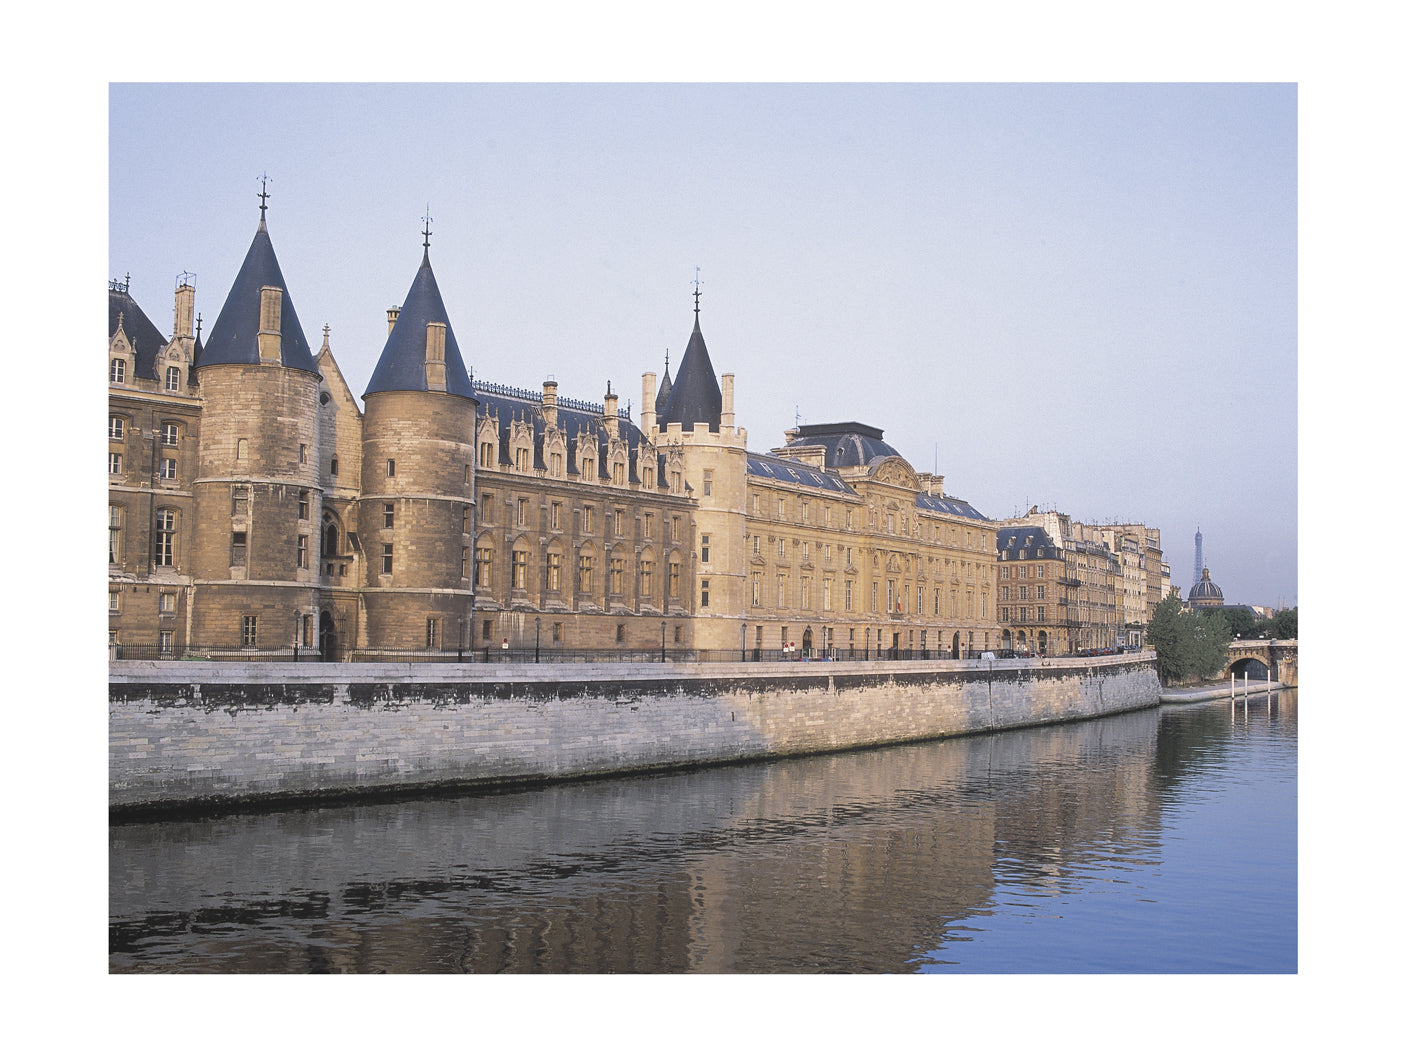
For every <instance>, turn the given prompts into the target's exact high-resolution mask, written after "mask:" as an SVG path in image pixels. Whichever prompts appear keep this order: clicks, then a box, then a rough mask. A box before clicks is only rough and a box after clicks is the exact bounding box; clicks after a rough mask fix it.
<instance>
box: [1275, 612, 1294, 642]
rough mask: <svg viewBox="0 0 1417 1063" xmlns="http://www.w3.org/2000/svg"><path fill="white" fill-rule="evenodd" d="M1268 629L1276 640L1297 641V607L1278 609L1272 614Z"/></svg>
mask: <svg viewBox="0 0 1417 1063" xmlns="http://www.w3.org/2000/svg"><path fill="white" fill-rule="evenodd" d="M1270 628H1271V630H1272V631H1273V632H1274V637H1275V638H1277V639H1297V638H1298V637H1299V607H1298V606H1295V607H1294V608H1293V609H1280V610H1278V611H1277V612H1276V613H1275V614H1274V620H1273V621H1271V622H1270Z"/></svg>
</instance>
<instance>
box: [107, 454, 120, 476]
mask: <svg viewBox="0 0 1417 1063" xmlns="http://www.w3.org/2000/svg"><path fill="white" fill-rule="evenodd" d="M108 475H109V476H122V475H123V455H122V454H119V453H117V452H114V451H110V452H109V455H108Z"/></svg>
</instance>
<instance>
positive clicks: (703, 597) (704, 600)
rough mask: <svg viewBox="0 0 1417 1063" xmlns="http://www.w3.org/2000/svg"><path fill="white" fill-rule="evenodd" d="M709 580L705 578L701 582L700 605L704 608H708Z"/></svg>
mask: <svg viewBox="0 0 1417 1063" xmlns="http://www.w3.org/2000/svg"><path fill="white" fill-rule="evenodd" d="M708 583H709V581H708V580H703V581H702V582H701V583H700V584H699V605H700V606H701V607H703V608H704V609H707V608H708Z"/></svg>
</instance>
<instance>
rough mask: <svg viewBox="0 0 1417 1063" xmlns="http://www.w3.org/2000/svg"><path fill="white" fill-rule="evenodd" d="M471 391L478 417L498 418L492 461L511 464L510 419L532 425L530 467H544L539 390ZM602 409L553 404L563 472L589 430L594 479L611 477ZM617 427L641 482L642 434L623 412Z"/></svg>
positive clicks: (486, 385) (477, 387) (488, 386)
mask: <svg viewBox="0 0 1417 1063" xmlns="http://www.w3.org/2000/svg"><path fill="white" fill-rule="evenodd" d="M400 317H402V315H400ZM472 391H473V397H474V398H476V399H477V402H478V404H479V406H478V411H477V419H478V420H479V421H482V420H486V419H488V418H492V417H495V418H497V422H498V433H497V460H498V461H499V462H502V463H504V464H511V463H512V423H513V422H514V421H529V422H531V426H532V440H533V442H532V466H533V467H534V468H537V469H545V468H546V467H547V466H546V458H545V443H546V417H545V415H544V414H543V413H542V409H541V393H540V392H533V391H530V390H524V389H521V388H511V387H506V386H504V385H501V384H493V383H490V382H488V381H485V380H475V381H473V382H472ZM604 413H605V407H604V406H603V405H597V404H595V403H590V402H581V401H578V400H576V399H567V398H565V397H564V396H562V397H561V398H560V400H559V401H558V402H557V405H556V424H557V426H558V427H559V428H560V429H561V431H563V432H565V433H566V468H567V469H568V470H569V469H579V468H580V454H579V447H578V446H577V438H578V437H579V436H580V434H581V433H582V432H583V431H584V432H589V433H590V434H591V435H593V436H594V437H595V440H596V461H595V468H596V476H597V477H598V478H600V477H604V478H608V477H609V476H610V468H609V465H608V464H607V456H608V454H609V451H610V435H609V433H608V432H606V431H605V427H604V425H603V423H602V421H601V418H602V417H603V416H604ZM617 426H618V428H619V431H620V438H621V439H623V440H624V441H625V444H626V447H627V449H628V451H629V463H630V468H629V470H628V473H629V481H630V483H633V484H638V483H639V482H640V457H639V452H640V445H641V444H642V443H643V442H644V441H645V436H644V433H643V432H641V431H640V430H639V428H638V427H637V426H636V425H635V423H634V422H633V421H631V420H630V418H629V416H628V415H627V414H626V413H625V412H623V411H622V412H621V413H620V415H619V417H618V420H617ZM658 458H659V470H658V474H657V479H658V484H657V486H659V487H667V486H668V480H667V478H666V476H665V474H664V460H665V456H664V455H663V454H660V455H658Z"/></svg>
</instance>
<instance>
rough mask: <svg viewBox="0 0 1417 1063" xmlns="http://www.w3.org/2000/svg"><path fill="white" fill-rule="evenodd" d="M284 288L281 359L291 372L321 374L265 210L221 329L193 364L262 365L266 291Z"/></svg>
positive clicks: (213, 333) (216, 326)
mask: <svg viewBox="0 0 1417 1063" xmlns="http://www.w3.org/2000/svg"><path fill="white" fill-rule="evenodd" d="M262 288H279V289H280V290H281V297H280V360H281V364H282V365H284V366H285V367H286V368H288V369H305V370H308V371H309V372H311V373H318V372H319V370H318V369H316V368H315V359H314V357H313V356H312V355H311V353H310V344H309V343H308V342H307V341H306V339H305V332H304V331H303V330H302V329H301V327H300V318H299V317H298V316H297V315H296V313H295V304H294V303H293V302H292V301H291V298H290V289H289V288H287V287H286V284H285V277H284V276H282V274H281V271H280V263H279V262H277V261H276V252H275V248H274V247H273V246H272V245H271V237H270V233H268V232H267V231H266V208H265V206H264V205H263V206H262V207H261V221H260V224H259V225H257V226H256V235H255V237H254V238H253V239H252V241H251V247H250V248H249V249H248V250H247V252H246V260H245V261H244V262H242V263H241V268H240V269H239V270H237V272H236V280H235V281H234V282H233V283H232V285H231V291H230V292H228V293H227V296H226V302H225V303H224V304H222V308H221V313H219V314H218V315H217V319H216V324H214V325H213V326H212V328H211V332H210V333H208V335H207V339H206V342H205V344H203V345H202V347H201V349H200V353H198V354H197V355H196V356H195V358H194V360H193V365H194V367H195V368H198V369H200V368H202V367H203V366H208V365H231V364H238V365H240V364H246V365H258V364H260V361H261V352H260V348H259V346H258V343H257V334H258V333H259V332H260V329H261V289H262Z"/></svg>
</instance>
